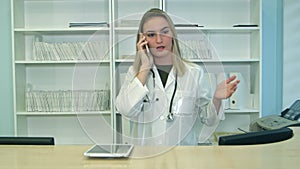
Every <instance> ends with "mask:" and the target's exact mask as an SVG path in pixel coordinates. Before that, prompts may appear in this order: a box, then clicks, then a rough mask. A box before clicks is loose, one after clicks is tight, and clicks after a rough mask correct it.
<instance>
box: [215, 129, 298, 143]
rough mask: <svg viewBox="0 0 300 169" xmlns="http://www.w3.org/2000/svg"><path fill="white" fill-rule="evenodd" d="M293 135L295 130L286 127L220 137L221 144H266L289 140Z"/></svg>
mask: <svg viewBox="0 0 300 169" xmlns="http://www.w3.org/2000/svg"><path fill="white" fill-rule="evenodd" d="M291 137H293V130H291V129H289V128H286V127H284V128H280V129H275V130H264V131H258V132H249V133H243V134H236V135H230V136H221V137H220V138H219V145H253V144H266V143H274V142H279V141H283V140H287V139H289V138H291Z"/></svg>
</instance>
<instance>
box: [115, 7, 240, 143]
mask: <svg viewBox="0 0 300 169" xmlns="http://www.w3.org/2000/svg"><path fill="white" fill-rule="evenodd" d="M136 49H137V53H136V58H135V62H134V64H133V66H131V67H130V68H129V70H128V72H127V75H126V78H125V82H124V83H123V84H122V87H121V89H120V92H119V95H118V97H117V99H116V108H117V110H118V111H119V112H120V113H121V114H122V115H123V116H125V117H126V118H128V119H130V121H131V126H130V129H131V137H132V142H133V143H134V144H142V145H196V144H197V143H199V142H205V141H206V140H207V139H208V138H209V137H210V136H211V134H212V133H213V131H214V130H215V129H216V127H217V125H218V123H219V121H220V119H222V118H223V115H224V113H223V111H222V99H225V98H228V97H230V96H231V95H232V94H233V93H234V91H235V90H236V89H237V85H238V83H239V80H235V78H236V77H234V76H233V77H230V78H229V79H227V80H226V81H224V82H222V83H220V84H219V85H218V86H217V88H216V91H215V93H214V95H213V97H212V96H209V93H210V89H209V86H205V81H204V79H203V78H204V72H203V70H202V68H201V67H200V66H198V65H196V64H193V63H189V62H187V61H184V60H183V59H182V58H181V53H180V49H179V45H178V40H177V35H176V30H175V27H174V24H173V22H172V20H171V19H170V17H169V16H168V15H167V14H166V13H165V12H164V11H162V10H160V9H151V10H149V11H147V12H146V13H145V14H144V16H143V17H142V20H141V22H140V26H139V33H138V35H137V43H136ZM201 124H203V126H200V127H202V129H201V131H199V130H197V129H198V128H199V125H201Z"/></svg>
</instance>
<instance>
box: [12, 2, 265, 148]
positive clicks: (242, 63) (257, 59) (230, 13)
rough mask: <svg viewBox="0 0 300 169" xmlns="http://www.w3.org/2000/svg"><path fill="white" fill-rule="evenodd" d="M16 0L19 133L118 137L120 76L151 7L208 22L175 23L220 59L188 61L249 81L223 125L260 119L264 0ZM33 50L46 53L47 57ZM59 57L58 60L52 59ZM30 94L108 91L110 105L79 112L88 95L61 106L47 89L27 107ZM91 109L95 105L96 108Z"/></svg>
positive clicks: (84, 139) (77, 140)
mask: <svg viewBox="0 0 300 169" xmlns="http://www.w3.org/2000/svg"><path fill="white" fill-rule="evenodd" d="M11 2H12V3H11V4H12V10H11V11H12V16H13V22H12V43H13V44H12V54H13V73H14V76H13V81H14V114H15V134H16V135H19V136H22V135H26V136H27V135H29V136H43V135H46V136H49V135H50V136H54V137H55V138H56V143H57V144H92V143H93V142H101V143H108V142H113V141H116V139H117V138H116V135H115V134H114V130H115V129H116V128H118V129H119V127H120V119H118V118H116V117H117V115H116V111H115V107H114V106H113V105H114V100H115V96H116V95H117V93H118V90H119V87H120V83H121V82H120V79H122V77H121V76H122V75H123V74H124V73H126V71H127V69H128V67H129V66H130V65H131V64H132V62H133V55H134V54H135V41H136V33H137V29H138V28H137V27H138V22H139V20H140V19H141V17H142V15H143V13H144V12H145V11H147V10H148V9H150V8H153V7H156V8H161V9H164V10H165V11H167V12H168V13H169V14H170V15H171V16H172V18H173V21H174V22H175V23H176V24H182V23H184V24H187V23H192V24H199V25H201V26H203V27H178V35H179V38H180V40H181V41H182V42H183V43H184V42H186V41H189V40H199V39H200V40H201V38H203V37H205V38H206V39H207V40H208V41H209V42H210V43H211V44H212V45H213V47H214V49H215V51H216V53H218V57H217V58H212V59H195V58H193V59H190V60H191V61H193V62H195V63H198V64H204V65H205V66H212V67H213V66H215V65H218V66H219V65H222V68H223V70H224V72H225V73H231V72H239V73H241V74H242V75H243V78H244V79H245V81H244V82H245V86H247V87H246V90H247V91H246V95H243V98H244V100H246V102H244V103H243V105H242V108H240V109H236V110H233V109H228V110H226V114H227V118H226V120H225V121H224V122H222V124H221V125H220V127H219V129H218V130H220V131H223V130H226V131H235V130H236V128H238V127H240V128H243V129H245V130H247V128H246V127H247V126H248V125H249V122H250V121H251V120H252V119H253V118H256V117H258V116H260V102H261V101H260V99H261V94H260V86H261V73H260V70H261V29H260V25H261V1H260V0H224V1H220V0H187V1H181V0H172V1H171V0H12V1H11ZM70 22H106V23H108V24H107V25H104V26H101V27H72V28H70V27H69V23H70ZM235 24H254V25H257V27H233V25H235ZM35 42H42V45H43V46H42V47H36V46H35ZM93 42H106V43H107V44H108V45H107V46H105V45H103V43H102V46H101V49H99V50H98V48H97V47H95V46H92V44H93ZM78 44H80V45H81V46H80V45H78ZM75 45H78V46H75ZM64 46H67V47H66V48H71V49H70V50H71V51H70V50H69V51H58V50H61V48H63V47H64ZM70 46H72V47H70ZM73 46H75V47H73ZM103 46H105V47H103ZM66 48H64V49H66ZM105 49H106V50H105ZM36 51H39V52H40V53H41V52H44V53H43V54H44V56H41V55H39V54H37V53H38V52H36ZM53 51H55V52H56V53H55V52H53ZM75 51H77V52H75ZM78 51H79V52H78ZM51 52H52V53H51ZM84 52H85V53H84ZM49 53H50V54H49ZM100 55H101V56H100ZM54 57H55V58H56V59H52V58H54ZM210 73H216V74H217V73H220V72H210ZM32 91H40V92H41V93H42V92H48V93H51V92H52V93H60V94H61V93H63V92H66V91H71V93H73V94H74V93H75V92H78V91H79V92H82V91H89V92H92V91H108V93H109V94H108V97H105V98H103V97H102V96H101V97H100V96H97V97H96V96H95V98H97V99H100V100H101V99H102V100H108V103H109V105H108V108H106V109H105V110H103V109H99V110H96V109H95V110H92V109H91V108H89V109H88V108H87V110H88V111H87V110H86V111H85V110H80V111H77V110H76V109H75V108H74V107H76V106H78V105H79V104H82V103H83V104H85V105H86V104H87V103H86V102H88V103H91V101H90V100H89V101H87V100H88V99H87V98H91V97H90V96H89V95H84V94H83V93H84V92H82V93H81V94H82V95H81V97H78V98H77V100H75V101H74V99H73V100H72V101H70V99H69V100H68V99H66V97H62V96H60V100H61V102H60V103H53V102H52V101H53V100H55V99H52V100H51V99H50V96H49V95H50V94H48V95H42V94H41V95H36V97H37V96H38V97H39V99H40V100H42V101H41V102H40V103H39V105H37V106H40V107H38V108H40V109H39V110H40V111H28V92H32ZM38 94H39V93H38ZM57 97H58V96H57ZM79 98H81V100H79ZM249 98H251V99H249ZM66 102H69V103H70V104H69V106H70V107H69V108H70V109H71V111H59V110H63V109H62V108H61V107H62V105H63V104H66ZM55 104H57V105H59V106H61V107H59V108H60V109H59V108H57V107H56V109H55V110H56V111H44V110H43V108H44V109H46V108H45V107H47V106H49V105H50V106H54V105H55ZM41 105H44V106H41ZM45 105H46V106H45ZM31 106H32V105H31ZM91 107H93V108H94V107H95V105H93V106H91ZM102 107H103V106H102ZM118 117H119V116H118ZM236 124H237V125H236ZM123 125H124V124H123Z"/></svg>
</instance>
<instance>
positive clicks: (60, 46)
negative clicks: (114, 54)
mask: <svg viewBox="0 0 300 169" xmlns="http://www.w3.org/2000/svg"><path fill="white" fill-rule="evenodd" d="M108 49H109V44H108V42H107V41H92V42H89V41H88V42H57V43H56V42H54V43H48V42H33V58H32V59H33V60H38V61H59V60H105V59H108V58H109V51H108Z"/></svg>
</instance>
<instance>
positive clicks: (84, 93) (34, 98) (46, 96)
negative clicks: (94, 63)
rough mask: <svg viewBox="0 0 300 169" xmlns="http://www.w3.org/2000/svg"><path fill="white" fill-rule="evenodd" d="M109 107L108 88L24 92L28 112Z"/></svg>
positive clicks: (98, 109)
mask: <svg viewBox="0 0 300 169" xmlns="http://www.w3.org/2000/svg"><path fill="white" fill-rule="evenodd" d="M109 109H110V91H109V90H75V91H74V90H65V91H63V90H62V91H42V90H35V91H28V92H26V111H28V112H82V111H105V110H109Z"/></svg>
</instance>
